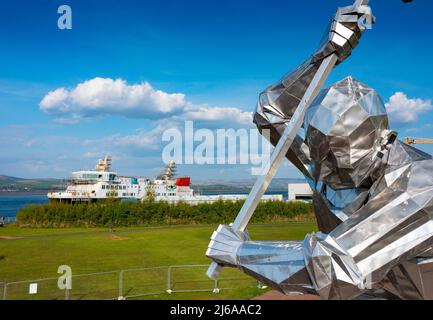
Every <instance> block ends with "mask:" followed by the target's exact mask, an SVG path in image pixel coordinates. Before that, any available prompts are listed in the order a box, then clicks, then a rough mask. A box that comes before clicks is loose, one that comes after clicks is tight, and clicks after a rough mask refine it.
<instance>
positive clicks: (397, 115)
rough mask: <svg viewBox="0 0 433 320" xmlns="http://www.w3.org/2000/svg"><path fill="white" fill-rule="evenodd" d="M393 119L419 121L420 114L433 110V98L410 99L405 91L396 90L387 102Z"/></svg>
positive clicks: (403, 121) (399, 121)
mask: <svg viewBox="0 0 433 320" xmlns="http://www.w3.org/2000/svg"><path fill="white" fill-rule="evenodd" d="M385 106H386V108H387V111H388V114H389V116H390V119H391V121H394V122H396V123H411V122H416V121H418V116H419V115H421V114H422V113H425V112H427V111H430V110H433V105H432V102H431V100H423V99H409V98H408V97H407V95H406V94H404V93H403V92H396V93H395V94H394V95H393V96H391V97H390V98H389V102H388V103H386V104H385Z"/></svg>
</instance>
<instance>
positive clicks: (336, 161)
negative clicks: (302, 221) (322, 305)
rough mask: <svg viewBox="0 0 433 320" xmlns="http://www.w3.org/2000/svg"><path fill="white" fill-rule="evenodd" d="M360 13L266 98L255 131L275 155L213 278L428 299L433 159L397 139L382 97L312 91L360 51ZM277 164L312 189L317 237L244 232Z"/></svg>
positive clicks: (432, 277) (359, 6)
mask: <svg viewBox="0 0 433 320" xmlns="http://www.w3.org/2000/svg"><path fill="white" fill-rule="evenodd" d="M367 4H368V1H362V0H359V1H356V3H355V4H354V5H353V6H349V7H344V8H339V9H338V11H337V14H336V15H335V17H334V19H333V22H332V23H331V27H330V31H329V33H328V36H327V37H326V38H325V41H324V42H323V43H322V45H321V46H320V49H319V50H318V51H317V52H315V53H314V54H313V56H312V57H311V58H310V59H309V60H308V61H307V62H306V63H304V64H303V65H301V66H300V67H299V68H298V69H296V70H295V71H294V72H292V73H290V74H288V75H287V76H285V77H283V79H282V80H281V81H279V82H278V83H277V84H275V85H273V86H271V87H269V88H268V89H266V90H265V91H264V92H263V93H261V95H260V99H259V102H258V107H257V112H256V114H255V118H254V121H255V123H256V125H257V127H258V128H259V130H263V129H269V130H270V131H271V137H270V139H271V143H272V144H273V145H275V146H276V149H275V152H274V154H273V156H272V158H271V164H270V168H269V170H268V172H266V173H265V175H264V176H263V177H261V178H260V179H259V180H258V182H257V183H256V185H255V187H254V188H253V190H252V193H251V195H250V197H249V199H248V200H247V201H246V203H245V205H244V207H243V208H242V211H241V212H240V214H239V216H238V218H237V219H236V221H235V223H234V224H233V225H232V226H223V225H221V226H220V227H219V228H218V230H217V231H215V232H214V234H213V235H212V238H211V242H210V244H209V248H208V250H207V252H206V255H207V256H208V257H210V258H211V259H212V260H213V261H214V265H213V266H212V267H211V268H210V270H209V273H208V274H209V275H210V276H214V277H215V276H217V274H218V271H219V269H220V267H221V266H230V267H237V268H240V269H241V270H242V271H244V272H245V273H247V274H250V275H251V276H252V277H254V278H256V279H258V280H260V281H261V282H263V283H265V284H267V285H270V286H272V287H273V288H275V289H277V290H279V291H281V292H283V293H290V292H294V291H295V292H309V293H317V294H319V295H320V296H321V297H322V298H323V299H354V298H357V297H359V296H361V295H363V294H366V293H370V294H373V295H375V296H384V297H387V298H400V299H433V174H432V172H433V159H432V157H431V156H430V155H428V154H425V153H423V152H421V151H419V150H417V149H415V148H413V147H410V146H407V145H405V144H403V143H402V142H400V141H399V140H397V139H396V138H397V133H396V132H395V131H392V130H390V129H389V125H388V117H387V114H386V109H385V106H384V104H383V102H382V100H381V98H380V97H379V95H378V94H377V93H376V92H375V91H374V90H373V89H371V88H369V87H368V86H366V85H364V84H362V83H361V82H359V81H357V80H355V79H353V78H351V77H348V78H346V79H343V80H342V81H340V82H338V83H336V84H334V85H332V86H331V87H330V88H329V89H325V90H322V91H320V93H318V89H319V88H320V87H321V85H322V83H323V82H324V80H325V79H326V77H327V76H328V74H329V72H330V71H331V70H332V68H333V67H334V65H335V64H338V63H341V62H342V61H344V60H345V59H346V58H347V57H348V56H349V55H350V53H351V50H352V49H353V48H354V47H355V46H356V45H357V43H358V42H359V39H360V37H361V36H362V34H363V31H364V30H363V28H362V26H360V25H359V24H358V20H359V18H360V17H361V16H362V15H365V14H368V15H370V16H371V10H370V8H369V7H368V6H367ZM317 93H318V94H317ZM284 155H285V156H286V157H287V158H288V159H289V160H290V161H291V162H292V163H293V164H294V165H295V166H296V167H297V168H298V169H299V170H300V171H301V172H302V173H303V174H304V175H305V177H306V178H307V180H308V181H309V183H310V185H311V187H312V189H313V190H314V206H315V213H316V218H317V222H318V226H319V229H320V232H319V233H316V234H311V235H307V237H306V239H305V240H304V241H303V242H256V241H251V240H250V238H249V235H248V232H247V231H246V230H245V228H246V225H247V224H248V221H249V218H250V217H251V215H252V213H253V211H254V209H255V207H256V205H257V202H258V199H259V197H260V196H261V195H262V194H263V193H264V191H265V190H266V187H267V186H268V184H269V182H270V180H271V179H272V177H273V174H274V173H275V170H276V167H278V164H279V163H280V161H281V158H282V156H284ZM257 198H258V199H257ZM217 264H218V265H219V266H220V267H217Z"/></svg>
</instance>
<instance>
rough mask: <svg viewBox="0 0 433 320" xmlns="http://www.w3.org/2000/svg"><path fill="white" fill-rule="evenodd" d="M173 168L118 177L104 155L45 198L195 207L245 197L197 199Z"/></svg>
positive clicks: (267, 197) (278, 197)
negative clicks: (148, 174) (152, 177)
mask: <svg viewBox="0 0 433 320" xmlns="http://www.w3.org/2000/svg"><path fill="white" fill-rule="evenodd" d="M175 175H176V164H175V163H174V161H171V162H170V163H169V164H168V165H167V166H166V167H165V168H164V171H163V172H162V173H161V174H160V175H158V176H157V178H156V179H155V180H150V179H148V178H145V177H127V176H119V175H118V174H117V173H116V172H115V171H113V170H112V159H111V157H110V156H108V155H106V156H105V157H104V158H103V159H100V160H99V161H98V164H97V165H96V168H95V169H94V170H82V171H76V172H73V173H72V176H71V177H70V178H69V179H68V180H67V185H68V186H67V188H66V190H65V191H51V192H49V193H48V198H49V199H50V200H53V201H62V202H71V203H76V202H96V201H100V200H106V199H119V200H125V201H128V200H129V201H143V200H146V199H149V198H152V199H154V200H155V201H167V202H171V203H175V202H180V201H182V202H186V203H189V204H197V203H203V202H208V203H211V202H215V201H219V200H224V201H237V200H245V199H246V195H232V194H230V195H206V196H203V195H200V194H198V193H195V192H194V190H193V189H192V188H191V179H190V177H179V178H176V177H175ZM263 200H278V201H282V200H283V196H282V195H265V196H264V197H263Z"/></svg>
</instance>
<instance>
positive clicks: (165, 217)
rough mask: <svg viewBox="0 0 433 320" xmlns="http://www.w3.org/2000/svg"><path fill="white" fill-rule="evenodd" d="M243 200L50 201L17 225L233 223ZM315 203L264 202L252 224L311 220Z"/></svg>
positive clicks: (23, 214) (21, 216) (23, 211)
mask: <svg viewBox="0 0 433 320" xmlns="http://www.w3.org/2000/svg"><path fill="white" fill-rule="evenodd" d="M243 203H244V201H222V200H221V201H217V202H213V203H199V204H194V205H191V204H188V203H185V202H178V203H168V202H164V201H158V202H157V201H154V200H146V201H144V202H119V201H114V200H108V201H104V202H97V203H88V204H87V203H78V204H67V203H60V202H51V203H48V204H44V205H30V206H28V207H25V208H23V209H21V210H20V212H19V213H18V215H17V225H19V226H22V227H47V228H59V227H128V226H156V225H181V224H220V223H230V222H233V220H234V219H235V217H236V215H237V213H238V212H239V210H240V209H241V207H242V205H243ZM312 213H313V205H312V204H311V203H305V202H283V201H266V202H261V203H260V204H259V206H258V207H257V209H256V212H255V214H254V216H253V218H252V220H251V222H252V223H269V222H287V221H294V220H295V221H296V220H297V221H306V220H308V221H312V220H314V216H313V215H312Z"/></svg>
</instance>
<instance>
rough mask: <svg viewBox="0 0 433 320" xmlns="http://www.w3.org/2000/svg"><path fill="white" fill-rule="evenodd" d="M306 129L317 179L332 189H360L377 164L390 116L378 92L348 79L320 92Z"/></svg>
mask: <svg viewBox="0 0 433 320" xmlns="http://www.w3.org/2000/svg"><path fill="white" fill-rule="evenodd" d="M304 130H305V143H306V144H307V146H308V148H309V151H310V159H311V160H312V165H313V166H314V167H315V168H314V171H315V173H316V174H317V176H316V179H318V180H323V181H324V182H326V183H327V185H329V186H330V187H333V186H335V187H336V188H337V187H339V188H341V187H358V186H359V185H360V184H361V183H362V182H363V181H364V180H365V178H366V175H367V174H368V169H369V168H371V166H372V164H373V162H374V161H376V160H375V158H377V157H375V156H374V155H375V150H377V149H378V148H379V147H380V144H381V142H382V137H383V136H384V134H385V133H386V132H387V131H388V116H387V113H386V109H385V105H384V103H383V101H382V100H381V98H380V97H379V95H378V94H377V93H376V91H374V90H373V89H371V88H369V87H367V86H365V85H364V84H362V83H360V82H359V81H357V80H355V79H353V78H351V77H349V78H346V79H343V80H342V81H340V82H338V83H336V84H334V85H333V86H331V87H330V88H328V89H325V90H322V91H321V92H320V94H319V96H318V97H317V98H316V99H315V101H314V103H313V104H312V105H311V106H310V107H309V109H308V110H307V113H306V116H305V120H304Z"/></svg>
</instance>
